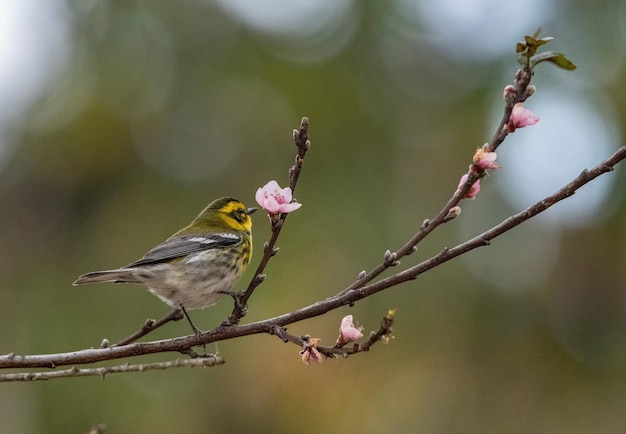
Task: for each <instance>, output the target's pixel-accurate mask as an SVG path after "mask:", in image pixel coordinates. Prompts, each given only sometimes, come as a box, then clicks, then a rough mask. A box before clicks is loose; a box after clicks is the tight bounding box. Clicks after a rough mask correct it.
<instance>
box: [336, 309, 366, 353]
mask: <svg viewBox="0 0 626 434" xmlns="http://www.w3.org/2000/svg"><path fill="white" fill-rule="evenodd" d="M361 330H363V326H357V327H355V326H354V323H353V322H352V315H346V316H345V317H344V318H343V319H342V320H341V326H340V327H339V338H337V344H338V345H341V346H343V345H345V344H348V343H350V342H354V341H356V340H358V339H361V338H362V337H363V333H361Z"/></svg>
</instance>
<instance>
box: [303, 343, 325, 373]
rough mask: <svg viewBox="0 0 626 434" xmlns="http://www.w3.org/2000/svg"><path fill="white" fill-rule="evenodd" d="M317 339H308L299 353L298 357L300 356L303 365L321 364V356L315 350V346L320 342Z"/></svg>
mask: <svg viewBox="0 0 626 434" xmlns="http://www.w3.org/2000/svg"><path fill="white" fill-rule="evenodd" d="M320 341H321V339H319V338H309V340H308V342H307V343H306V346H305V347H304V349H303V350H302V351H300V355H301V356H302V362H303V363H304V364H305V365H307V366H308V365H310V364H311V362H317V363H322V361H323V359H322V354H321V353H320V352H319V351H318V350H317V348H315V347H317V344H318V342H320Z"/></svg>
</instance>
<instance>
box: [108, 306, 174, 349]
mask: <svg viewBox="0 0 626 434" xmlns="http://www.w3.org/2000/svg"><path fill="white" fill-rule="evenodd" d="M184 317H185V316H184V315H183V311H182V309H179V308H176V309H172V310H171V311H170V312H169V313H168V314H167V315H165V316H164V317H163V318H161V319H159V320H156V321H155V320H153V319H147V320H146V322H145V323H144V324H143V326H142V327H141V328H140V329H139V330H137V331H136V332H135V333H133V334H132V335H130V336H128V337H127V338H125V339H122V340H121V341H119V342H117V343H115V344H113V345H112V346H114V347H119V346H121V345H128V344H130V343H132V342H135V341H136V340H137V339H140V338H142V337H144V336H145V335H147V334H148V333H151V332H153V331H154V330H156V329H158V328H159V327H161V326H163V325H165V324H167V323H168V322H171V321H179V320H181V319H183V318H184Z"/></svg>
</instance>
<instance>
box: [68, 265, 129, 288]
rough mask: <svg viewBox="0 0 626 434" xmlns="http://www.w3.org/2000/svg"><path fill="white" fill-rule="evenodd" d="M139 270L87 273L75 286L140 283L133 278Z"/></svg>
mask: <svg viewBox="0 0 626 434" xmlns="http://www.w3.org/2000/svg"><path fill="white" fill-rule="evenodd" d="M136 271H137V270H133V269H129V268H118V269H117V270H105V271H94V272H93V273H87V274H83V275H82V276H80V277H79V278H78V279H76V281H75V282H74V286H76V285H82V284H83V283H96V282H115V283H139V281H137V279H136V278H135V277H134V276H133V274H134V272H136Z"/></svg>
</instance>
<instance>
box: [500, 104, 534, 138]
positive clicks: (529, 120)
mask: <svg viewBox="0 0 626 434" xmlns="http://www.w3.org/2000/svg"><path fill="white" fill-rule="evenodd" d="M537 122H539V118H536V117H535V115H534V114H533V112H531V111H530V110H528V109H527V108H526V107H524V106H523V105H522V103H521V102H518V103H517V104H515V105H514V106H513V111H512V112H511V117H510V118H509V123H508V124H507V127H508V129H509V131H510V132H513V131H515V130H516V129H517V128H523V127H528V126H530V125H535V124H536V123H537Z"/></svg>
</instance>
